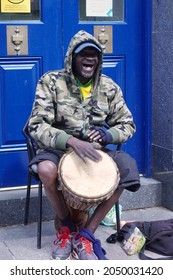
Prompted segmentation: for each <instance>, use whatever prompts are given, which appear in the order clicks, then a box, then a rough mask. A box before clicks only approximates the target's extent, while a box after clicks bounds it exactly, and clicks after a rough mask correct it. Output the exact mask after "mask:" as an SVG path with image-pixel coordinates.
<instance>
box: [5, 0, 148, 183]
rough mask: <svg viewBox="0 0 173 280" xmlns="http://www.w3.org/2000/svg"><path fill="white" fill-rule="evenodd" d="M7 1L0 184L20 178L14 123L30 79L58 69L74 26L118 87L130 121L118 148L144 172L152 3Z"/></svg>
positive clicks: (23, 108) (23, 177)
mask: <svg viewBox="0 0 173 280" xmlns="http://www.w3.org/2000/svg"><path fill="white" fill-rule="evenodd" d="M8 2H9V1H0V9H1V10H0V187H1V188H4V187H10V186H23V185H26V184H27V164H28V159H27V153H26V145H25V139H24V137H23V135H22V128H23V126H24V124H25V122H26V120H27V118H28V116H29V114H30V112H31V108H32V103H33V99H34V96H35V87H36V83H37V81H38V79H39V77H40V76H41V75H42V74H43V73H44V72H46V71H48V70H52V69H59V68H61V67H63V61H64V57H65V53H66V50H67V47H68V43H69V41H70V39H71V37H72V36H73V35H74V34H75V33H76V32H77V31H79V30H81V29H84V30H86V31H88V32H90V33H91V34H93V35H95V36H96V37H98V38H99V40H101V42H102V44H103V47H104V48H105V55H104V70H103V71H104V73H105V74H108V75H110V76H111V77H112V78H113V79H114V80H115V81H116V82H117V83H118V84H119V85H120V86H121V87H122V89H123V92H124V97H125V99H126V102H127V104H128V106H129V108H130V110H131V111H132V113H133V116H134V121H135V123H136V126H137V132H136V134H135V135H134V137H133V138H132V139H131V140H130V141H129V142H128V143H127V144H125V145H124V146H123V149H124V150H125V151H127V152H128V153H129V154H131V155H132V156H133V157H134V158H136V160H137V163H138V166H139V169H140V172H141V173H144V174H147V173H149V171H148V170H149V168H150V164H149V163H150V160H149V159H150V128H151V124H150V98H151V93H150V79H149V74H150V67H149V63H150V61H149V58H150V55H149V49H150V47H151V46H150V44H149V43H150V42H149V37H148V35H150V34H149V33H150V25H151V17H150V12H151V2H152V1H150V0H145V1H143V0H107V1H104V0H99V1H94V0H70V1H69V0H51V1H48V0H31V1H29V0H23V1H14V2H16V4H12V3H10V4H8ZM17 2H18V3H17ZM98 2H99V5H98ZM105 3H106V4H105ZM12 5H13V7H12ZM105 42H106V43H105Z"/></svg>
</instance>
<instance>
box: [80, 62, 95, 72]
mask: <svg viewBox="0 0 173 280" xmlns="http://www.w3.org/2000/svg"><path fill="white" fill-rule="evenodd" d="M82 68H83V70H84V71H86V72H91V71H93V69H94V65H92V64H82Z"/></svg>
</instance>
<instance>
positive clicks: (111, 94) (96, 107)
mask: <svg viewBox="0 0 173 280" xmlns="http://www.w3.org/2000/svg"><path fill="white" fill-rule="evenodd" d="M86 41H90V42H94V43H95V44H96V45H98V46H99V47H100V48H101V46H100V44H99V42H98V41H97V40H96V39H95V38H94V37H93V36H92V35H91V34H88V33H87V32H85V31H83V30H81V31H79V32H78V33H77V34H76V35H75V36H74V37H73V38H72V39H71V42H70V44H69V47H68V50H67V54H66V57H65V62H64V69H61V70H57V71H50V72H47V73H45V74H44V75H43V76H42V77H41V78H40V80H39V81H38V84H37V89H36V96H35V101H34V104H33V108H32V113H31V116H30V121H29V131H30V134H31V135H32V137H33V138H34V139H35V140H36V141H37V143H38V146H39V147H40V148H41V149H42V148H52V149H58V150H66V149H67V148H66V142H67V140H68V139H69V138H70V137H71V136H72V135H73V136H74V137H77V138H79V139H83V140H86V139H87V133H88V130H89V128H90V126H91V125H97V126H103V125H104V123H105V122H106V123H107V124H108V125H109V132H110V133H111V135H112V138H113V143H115V144H118V143H123V142H125V141H126V140H127V139H129V138H130V137H131V136H132V135H133V133H134V131H135V125H134V123H133V118H132V115H131V113H130V111H129V109H128V108H127V106H126V104H125V101H124V99H123V96H122V91H121V89H120V87H119V86H118V85H117V84H116V83H115V82H114V81H113V80H112V79H111V78H109V77H108V76H106V75H104V74H102V54H100V57H99V66H98V67H97V70H96V72H95V75H94V77H93V81H94V82H93V88H92V91H91V94H90V95H89V96H88V97H87V98H86V99H85V100H82V98H81V94H80V88H79V86H78V85H77V82H76V80H75V78H74V75H73V71H72V59H73V51H74V49H75V48H76V47H77V46H78V45H79V44H81V43H82V42H86Z"/></svg>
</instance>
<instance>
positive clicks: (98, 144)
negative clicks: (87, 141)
mask: <svg viewBox="0 0 173 280" xmlns="http://www.w3.org/2000/svg"><path fill="white" fill-rule="evenodd" d="M92 144H93V147H94V149H96V150H100V149H101V148H102V146H101V145H100V143H98V142H92Z"/></svg>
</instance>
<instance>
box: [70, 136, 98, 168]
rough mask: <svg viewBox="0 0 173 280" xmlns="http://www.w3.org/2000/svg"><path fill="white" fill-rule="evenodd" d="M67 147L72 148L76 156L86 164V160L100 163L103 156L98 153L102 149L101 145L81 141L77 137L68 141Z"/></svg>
mask: <svg viewBox="0 0 173 280" xmlns="http://www.w3.org/2000/svg"><path fill="white" fill-rule="evenodd" d="M67 145H68V146H69V147H71V148H72V149H73V150H74V151H75V152H76V154H77V155H78V156H79V157H80V158H81V159H82V160H83V161H84V162H85V163H86V158H89V159H91V160H93V161H100V160H101V158H102V157H101V155H100V154H99V153H98V152H97V151H96V149H100V148H101V146H100V144H99V143H89V142H86V141H82V140H79V139H77V138H75V137H71V138H69V139H68V141H67Z"/></svg>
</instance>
